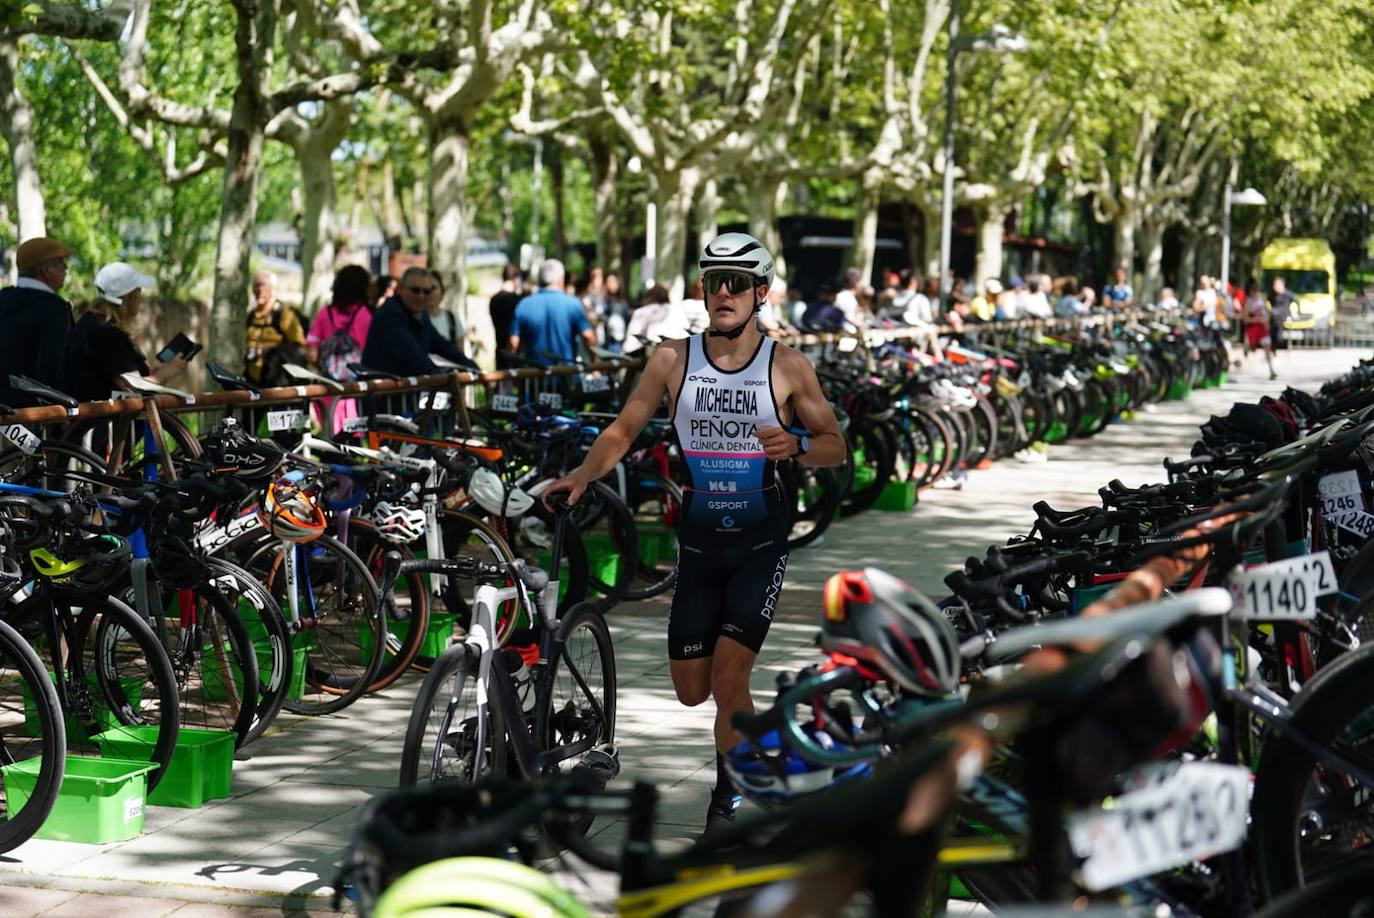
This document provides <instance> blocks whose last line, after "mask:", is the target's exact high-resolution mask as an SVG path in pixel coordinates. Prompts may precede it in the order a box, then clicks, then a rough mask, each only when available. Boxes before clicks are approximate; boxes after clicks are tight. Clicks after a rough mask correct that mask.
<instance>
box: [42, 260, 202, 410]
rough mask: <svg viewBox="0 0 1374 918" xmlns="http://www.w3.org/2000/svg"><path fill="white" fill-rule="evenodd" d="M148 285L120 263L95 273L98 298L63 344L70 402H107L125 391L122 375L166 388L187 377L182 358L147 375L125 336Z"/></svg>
mask: <svg viewBox="0 0 1374 918" xmlns="http://www.w3.org/2000/svg"><path fill="white" fill-rule="evenodd" d="M152 285H153V279H152V278H151V277H149V276H148V275H146V274H140V273H139V272H138V271H135V270H134V269H133V268H132V267H131V266H129V265H126V264H124V263H123V262H121V261H117V262H114V263H113V264H108V265H106V266H105V267H103V268H101V269H100V270H99V271H98V272H97V273H96V275H95V287H96V292H97V293H98V297H97V298H96V300H95V302H93V303H91V305H90V308H88V309H87V310H86V311H85V312H84V313H82V315H81V318H80V319H79V320H77V323H76V325H75V327H73V328H72V333H71V336H70V337H69V338H68V339H67V382H68V385H69V386H70V388H69V389H68V390H67V391H68V392H69V394H70V395H71V396H72V397H73V398H76V399H80V400H81V401H83V402H95V401H102V400H104V399H107V398H109V397H110V393H111V392H112V391H113V390H115V389H125V388H128V387H127V386H125V385H124V384H123V382H122V381H121V380H120V378H119V377H120V376H121V375H122V374H124V373H137V374H138V375H139V376H142V377H144V378H145V379H151V380H153V381H154V382H159V383H165V382H167V381H168V380H169V379H174V378H175V377H177V376H179V375H181V373H182V372H184V371H185V369H186V358H185V357H182V356H181V355H180V354H177V355H175V356H173V357H172V359H171V360H168V361H167V362H166V363H159V364H157V366H156V367H155V368H153V369H149V367H148V361H147V360H145V359H144V357H143V355H142V354H140V353H139V352H138V348H137V347H135V346H134V341H133V338H131V337H130V336H129V331H130V329H132V328H133V323H134V319H135V318H137V317H138V312H139V309H140V307H141V306H142V305H143V291H144V289H146V288H148V287H151V286H152Z"/></svg>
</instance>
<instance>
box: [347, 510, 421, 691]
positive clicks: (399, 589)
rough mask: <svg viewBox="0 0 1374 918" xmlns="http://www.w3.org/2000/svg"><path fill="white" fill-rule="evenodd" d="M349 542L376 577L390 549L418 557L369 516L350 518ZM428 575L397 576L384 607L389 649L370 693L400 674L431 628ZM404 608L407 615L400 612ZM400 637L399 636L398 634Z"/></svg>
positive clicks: (378, 689)
mask: <svg viewBox="0 0 1374 918" xmlns="http://www.w3.org/2000/svg"><path fill="white" fill-rule="evenodd" d="M348 546H349V548H351V549H353V552H354V554H356V555H357V556H358V557H359V558H360V559H362V562H363V563H364V564H365V565H367V569H368V571H369V572H370V573H371V574H372V576H373V578H374V579H375V578H376V577H377V575H379V574H380V573H381V572H382V559H383V558H384V557H385V556H386V553H387V552H389V551H396V552H399V553H400V555H401V559H402V560H403V561H408V560H411V559H413V558H414V557H415V553H414V552H412V551H411V550H410V548H409V546H406V545H397V544H396V543H395V542H391V541H388V540H387V539H384V538H382V537H381V535H380V534H379V533H378V532H377V527H376V526H374V525H372V523H370V522H368V521H367V520H360V519H350V520H349V521H348ZM427 586H428V585H427V584H426V583H425V578H424V576H423V575H421V574H420V573H419V572H417V571H411V572H410V573H408V574H403V575H401V576H400V577H399V578H398V583H397V584H396V589H395V590H393V591H392V592H391V593H390V594H389V599H388V600H387V605H386V607H385V608H384V609H383V610H382V613H383V616H384V627H385V629H386V630H385V632H384V633H385V634H386V639H385V640H384V642H383V643H384V644H385V646H386V649H385V650H384V651H383V654H382V666H381V669H379V670H378V671H377V676H376V678H374V679H373V680H372V684H371V685H369V686H368V687H367V690H368V692H369V693H371V692H379V691H381V690H382V689H384V688H386V687H387V686H388V685H390V684H391V683H393V682H395V681H396V680H397V679H399V678H401V676H402V674H404V673H405V671H406V669H407V668H409V666H410V664H411V662H412V661H413V660H414V659H415V656H416V654H418V653H419V652H420V645H421V644H423V643H424V641H425V636H426V634H427V633H428V630H429V590H428V588H427ZM402 608H404V618H402V617H398V615H397V613H398V611H400V610H401V609H402ZM398 633H399V634H401V635H402V636H401V637H397V634H398Z"/></svg>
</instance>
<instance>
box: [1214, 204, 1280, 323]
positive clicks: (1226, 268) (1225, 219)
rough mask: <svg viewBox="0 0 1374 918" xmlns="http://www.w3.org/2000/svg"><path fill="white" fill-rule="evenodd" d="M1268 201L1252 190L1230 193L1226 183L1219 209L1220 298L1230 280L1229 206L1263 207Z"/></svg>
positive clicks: (1224, 293) (1224, 295)
mask: <svg viewBox="0 0 1374 918" xmlns="http://www.w3.org/2000/svg"><path fill="white" fill-rule="evenodd" d="M1268 203H1269V201H1268V200H1267V199H1266V198H1265V197H1264V195H1262V194H1260V193H1259V192H1258V191H1256V190H1255V189H1253V188H1247V189H1245V190H1244V191H1232V190H1231V183H1230V182H1227V183H1226V194H1225V195H1224V203H1223V205H1222V208H1221V215H1222V216H1221V296H1222V297H1226V295H1227V293H1226V285H1227V283H1228V282H1229V281H1230V279H1231V205H1232V204H1239V205H1241V206H1242V207H1263V206H1264V205H1265V204H1268Z"/></svg>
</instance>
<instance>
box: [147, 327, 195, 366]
mask: <svg viewBox="0 0 1374 918" xmlns="http://www.w3.org/2000/svg"><path fill="white" fill-rule="evenodd" d="M200 351H201V346H200V345H199V344H196V343H195V342H194V341H192V340H191V339H190V338H188V337H186V335H184V334H182V333H181V332H177V335H176V337H175V338H173V339H172V340H171V341H169V342H167V346H166V347H164V348H163V349H162V350H160V351H158V352H157V360H158V363H166V362H167V361H169V360H171V359H172V358H173V357H184V358H185V359H186V360H190V359H191V358H192V357H194V356H196V355H197V354H199V353H200Z"/></svg>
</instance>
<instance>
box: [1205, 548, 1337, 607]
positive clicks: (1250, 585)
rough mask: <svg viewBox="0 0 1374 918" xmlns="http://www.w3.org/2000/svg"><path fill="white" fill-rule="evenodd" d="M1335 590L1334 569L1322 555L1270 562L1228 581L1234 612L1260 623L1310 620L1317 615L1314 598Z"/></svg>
mask: <svg viewBox="0 0 1374 918" xmlns="http://www.w3.org/2000/svg"><path fill="white" fill-rule="evenodd" d="M1336 590H1337V585H1336V569H1335V568H1334V567H1333V566H1332V564H1331V555H1330V554H1329V553H1327V552H1324V551H1319V552H1316V553H1315V554H1310V555H1303V556H1302V557H1300V558H1288V559H1286V560H1283V561H1271V562H1269V563H1268V564H1261V565H1258V566H1256V567H1252V568H1250V569H1249V570H1246V571H1241V572H1238V573H1236V574H1235V575H1234V576H1232V577H1231V595H1232V596H1234V597H1235V600H1236V609H1237V611H1238V612H1240V613H1241V614H1243V615H1245V616H1246V617H1247V618H1251V619H1256V620H1259V621H1294V620H1297V619H1304V618H1311V617H1312V616H1314V615H1316V614H1317V597H1319V596H1325V595H1326V594H1328V593H1334V592H1336Z"/></svg>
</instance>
